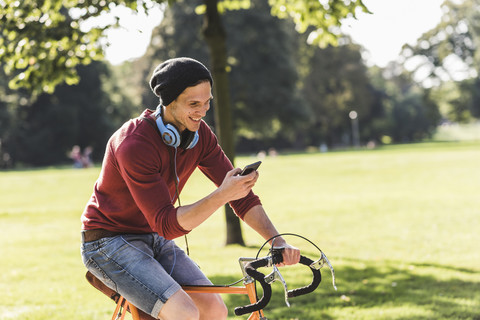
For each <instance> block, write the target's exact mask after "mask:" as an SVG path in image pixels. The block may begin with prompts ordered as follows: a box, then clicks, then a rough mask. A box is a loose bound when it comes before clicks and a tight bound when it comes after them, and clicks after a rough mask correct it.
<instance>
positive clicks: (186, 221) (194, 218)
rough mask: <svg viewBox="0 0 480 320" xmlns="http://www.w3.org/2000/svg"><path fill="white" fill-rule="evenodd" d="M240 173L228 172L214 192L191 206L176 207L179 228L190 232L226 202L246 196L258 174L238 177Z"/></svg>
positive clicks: (237, 170) (238, 170)
mask: <svg viewBox="0 0 480 320" xmlns="http://www.w3.org/2000/svg"><path fill="white" fill-rule="evenodd" d="M240 172H241V170H240V169H238V168H236V169H233V170H230V171H229V172H228V173H227V175H226V176H225V178H224V180H223V182H222V184H221V185H220V186H219V187H218V188H217V189H215V191H213V192H212V193H210V194H209V195H207V196H206V197H204V198H202V199H200V200H198V201H197V202H195V203H193V204H190V205H186V206H181V207H178V209H177V221H178V223H179V224H180V226H181V227H182V228H183V229H185V230H192V229H194V228H196V227H198V226H199V225H200V224H202V223H203V222H204V221H205V220H207V219H208V218H209V217H210V216H211V215H212V214H213V213H214V212H215V211H216V210H218V209H219V208H220V207H222V206H224V205H225V204H226V203H227V202H229V201H232V200H238V199H241V198H243V197H245V196H247V194H248V193H249V192H250V190H251V189H252V188H253V186H254V185H255V182H256V181H257V179H258V173H257V172H252V173H251V174H248V175H246V176H240V175H238V174H239V173H240Z"/></svg>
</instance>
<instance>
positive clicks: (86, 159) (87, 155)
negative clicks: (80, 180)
mask: <svg viewBox="0 0 480 320" xmlns="http://www.w3.org/2000/svg"><path fill="white" fill-rule="evenodd" d="M92 152H93V148H92V147H90V146H88V147H86V148H85V149H84V150H83V154H82V164H83V167H84V168H90V167H92V166H93V161H92Z"/></svg>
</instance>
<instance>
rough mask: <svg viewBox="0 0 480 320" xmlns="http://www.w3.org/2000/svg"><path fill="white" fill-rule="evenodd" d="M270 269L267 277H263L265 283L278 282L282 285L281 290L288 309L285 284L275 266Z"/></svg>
mask: <svg viewBox="0 0 480 320" xmlns="http://www.w3.org/2000/svg"><path fill="white" fill-rule="evenodd" d="M272 267H273V271H272V272H271V273H270V274H269V275H267V276H265V282H266V283H268V284H271V283H273V282H275V281H280V282H281V283H282V284H283V288H284V290H285V304H286V305H287V307H289V308H290V302H288V288H287V282H286V281H285V279H284V278H283V276H282V274H281V273H280V270H278V267H277V266H276V265H273V266H272Z"/></svg>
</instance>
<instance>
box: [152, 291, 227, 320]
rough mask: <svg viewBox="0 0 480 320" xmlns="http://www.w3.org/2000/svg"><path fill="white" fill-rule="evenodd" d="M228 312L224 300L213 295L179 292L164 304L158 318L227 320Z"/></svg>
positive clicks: (167, 319)
mask: <svg viewBox="0 0 480 320" xmlns="http://www.w3.org/2000/svg"><path fill="white" fill-rule="evenodd" d="M227 314H228V310H227V307H226V306H225V303H224V302H223V300H222V298H221V297H220V295H218V294H212V293H191V294H187V293H185V291H183V290H180V291H177V292H176V293H175V294H174V295H173V296H171V297H170V298H169V299H168V300H167V302H166V303H165V304H164V306H163V307H162V309H161V310H160V313H159V314H158V318H159V319H162V320H176V319H186V320H190V319H195V320H207V319H208V320H225V319H226V318H227Z"/></svg>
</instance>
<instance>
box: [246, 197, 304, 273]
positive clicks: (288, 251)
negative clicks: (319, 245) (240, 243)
mask: <svg viewBox="0 0 480 320" xmlns="http://www.w3.org/2000/svg"><path fill="white" fill-rule="evenodd" d="M244 221H245V222H246V223H247V224H248V225H249V226H250V227H251V228H252V229H253V230H255V231H256V232H257V233H258V234H259V235H261V236H262V237H263V238H264V239H265V240H268V239H270V238H272V237H274V236H276V235H278V234H279V233H278V231H277V229H276V228H275V226H274V225H273V223H272V222H271V221H270V219H269V218H268V216H267V214H266V212H265V210H264V209H263V206H261V205H258V206H255V207H253V208H251V209H250V210H249V211H248V212H247V213H246V215H245V217H244ZM270 244H272V241H270ZM274 245H275V247H276V248H277V247H282V248H285V250H284V252H283V264H284V265H291V264H295V263H298V261H299V260H300V250H299V249H297V248H295V247H293V246H291V245H289V244H288V243H287V242H286V241H285V239H283V238H282V237H278V238H275V242H274Z"/></svg>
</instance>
